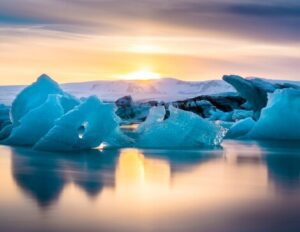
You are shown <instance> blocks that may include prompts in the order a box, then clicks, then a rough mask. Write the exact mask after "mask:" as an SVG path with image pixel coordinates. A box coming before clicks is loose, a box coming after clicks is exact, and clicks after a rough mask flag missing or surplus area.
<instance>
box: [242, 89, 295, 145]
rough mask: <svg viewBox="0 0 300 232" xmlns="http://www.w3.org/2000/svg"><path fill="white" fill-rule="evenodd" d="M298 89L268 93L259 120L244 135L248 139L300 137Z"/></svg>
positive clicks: (289, 138)
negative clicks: (265, 104) (266, 102)
mask: <svg viewBox="0 0 300 232" xmlns="http://www.w3.org/2000/svg"><path fill="white" fill-rule="evenodd" d="M299 116H300V91H299V90H297V89H279V90H276V91H275V92H274V93H273V94H271V95H269V101H268V104H267V106H266V107H265V108H264V109H263V110H262V112H261V116H260V118H259V120H258V121H257V122H256V123H255V124H254V126H253V128H252V129H251V130H250V132H249V133H248V134H247V135H246V136H245V138H248V139H273V140H274V139H275V140H299V139H300V118H299Z"/></svg>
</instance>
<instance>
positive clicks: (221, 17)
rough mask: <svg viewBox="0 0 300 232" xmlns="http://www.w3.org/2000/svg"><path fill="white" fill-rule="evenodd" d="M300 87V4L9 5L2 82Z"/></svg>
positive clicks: (73, 1)
mask: <svg viewBox="0 0 300 232" xmlns="http://www.w3.org/2000/svg"><path fill="white" fill-rule="evenodd" d="M42 73H47V74H48V75H50V76H51V77H53V78H54V79H55V80H57V81H58V82H81V81H90V80H119V79H135V78H158V77H175V78H178V79H182V80H195V81H196V80H197V81H199V80H209V79H220V78H221V77H222V75H224V74H238V75H241V76H245V77H251V76H257V77H265V78H272V79H291V80H300V75H299V73H300V1H299V0H264V1H262V0H1V1H0V75H1V77H0V85H10V84H28V83H31V82H33V81H34V80H35V79H36V78H37V76H39V75H40V74H42Z"/></svg>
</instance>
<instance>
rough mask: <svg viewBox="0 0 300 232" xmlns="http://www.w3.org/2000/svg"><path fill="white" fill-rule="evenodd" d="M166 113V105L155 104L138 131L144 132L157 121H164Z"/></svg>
mask: <svg viewBox="0 0 300 232" xmlns="http://www.w3.org/2000/svg"><path fill="white" fill-rule="evenodd" d="M165 114H166V109H165V107H164V106H154V107H152V108H151V109H150V111H149V114H148V117H147V118H146V120H145V121H144V122H143V123H141V124H140V125H139V127H138V129H137V132H138V133H143V132H144V131H145V130H147V129H148V128H151V126H152V125H155V123H158V122H162V121H163V120H164V117H165Z"/></svg>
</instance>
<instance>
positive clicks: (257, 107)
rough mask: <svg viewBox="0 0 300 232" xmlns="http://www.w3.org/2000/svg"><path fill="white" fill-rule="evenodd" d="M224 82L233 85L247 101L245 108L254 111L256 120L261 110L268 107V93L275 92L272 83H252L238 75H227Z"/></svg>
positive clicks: (258, 81) (260, 81) (257, 81)
mask: <svg viewBox="0 0 300 232" xmlns="http://www.w3.org/2000/svg"><path fill="white" fill-rule="evenodd" d="M223 80H224V81H226V82H227V83H229V84H231V85H232V86H233V87H234V88H235V89H236V90H237V91H238V93H239V94H240V96H241V97H243V98H245V99H246V100H247V102H246V104H245V105H244V106H245V107H246V108H249V109H250V110H253V111H254V117H255V119H258V118H259V116H260V111H261V109H262V108H264V107H265V106H266V105H267V101H268V97H267V93H268V92H272V91H274V90H275V89H274V88H273V86H272V85H271V84H270V83H267V82H266V83H264V82H263V81H262V80H259V79H257V80H256V81H251V80H247V79H244V78H242V77H240V76H236V75H225V76H223ZM264 84H265V85H264Z"/></svg>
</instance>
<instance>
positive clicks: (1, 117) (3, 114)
mask: <svg viewBox="0 0 300 232" xmlns="http://www.w3.org/2000/svg"><path fill="white" fill-rule="evenodd" d="M9 122H10V118H9V107H8V106H6V105H3V104H0V130H1V129H2V128H3V127H5V126H6V125H7V124H8V123H9Z"/></svg>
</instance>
